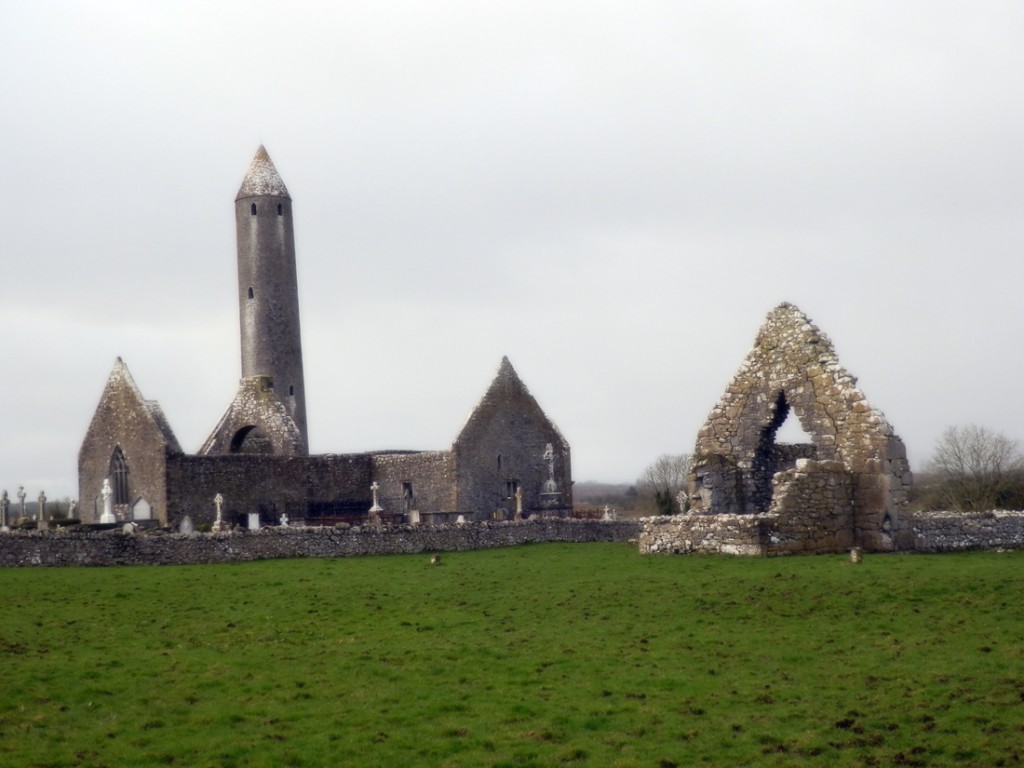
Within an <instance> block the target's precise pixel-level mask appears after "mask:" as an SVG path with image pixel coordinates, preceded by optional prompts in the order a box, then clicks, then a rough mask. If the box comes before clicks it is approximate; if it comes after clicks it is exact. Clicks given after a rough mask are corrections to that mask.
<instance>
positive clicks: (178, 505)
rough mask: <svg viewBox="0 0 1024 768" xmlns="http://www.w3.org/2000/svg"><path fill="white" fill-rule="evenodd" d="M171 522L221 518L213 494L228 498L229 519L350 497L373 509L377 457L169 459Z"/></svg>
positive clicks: (302, 513) (301, 513)
mask: <svg viewBox="0 0 1024 768" xmlns="http://www.w3.org/2000/svg"><path fill="white" fill-rule="evenodd" d="M167 471H168V506H169V508H170V510H171V515H170V517H171V520H170V524H171V525H172V526H175V525H177V524H178V522H180V521H181V519H182V518H183V517H184V516H185V515H189V516H190V517H191V518H192V521H193V523H194V524H196V525H202V524H211V523H213V521H214V519H215V509H214V504H213V498H214V496H216V495H217V494H218V493H219V494H221V495H222V496H223V497H224V504H223V508H222V513H223V515H224V518H225V519H226V520H228V521H229V522H240V521H241V519H244V516H246V515H249V514H252V513H259V514H260V517H261V520H262V521H263V522H264V523H267V522H271V521H273V522H276V521H278V520H279V519H280V516H281V514H282V513H285V514H287V515H288V516H289V518H290V519H292V520H300V519H303V518H305V517H306V515H307V513H308V512H309V507H310V504H331V503H338V502H344V503H345V504H348V505H351V506H353V507H354V508H358V509H359V510H362V511H365V510H369V508H370V506H371V504H372V503H373V502H372V498H371V491H370V484H371V483H372V482H373V474H372V473H373V461H372V456H371V455H370V454H351V455H331V454H327V455H322V456H243V455H233V456H184V455H182V456H176V457H174V458H173V459H172V460H171V461H169V462H168V470H167Z"/></svg>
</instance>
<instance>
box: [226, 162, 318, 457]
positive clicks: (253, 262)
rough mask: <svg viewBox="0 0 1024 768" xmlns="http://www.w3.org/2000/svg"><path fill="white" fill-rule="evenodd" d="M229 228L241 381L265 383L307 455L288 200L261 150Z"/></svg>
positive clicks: (293, 237) (304, 401)
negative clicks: (234, 247)
mask: <svg viewBox="0 0 1024 768" xmlns="http://www.w3.org/2000/svg"><path fill="white" fill-rule="evenodd" d="M235 227H236V231H237V239H238V309H239V321H240V326H241V336H242V379H243V380H245V379H249V378H252V377H267V378H269V379H270V384H271V386H272V387H273V390H274V394H276V395H277V396H278V398H279V399H280V400H281V402H282V403H283V404H284V405H285V407H286V408H287V410H288V413H289V414H290V415H291V417H292V420H293V421H294V422H295V426H296V427H298V429H299V432H301V434H302V443H303V448H304V451H303V452H304V453H308V449H309V437H308V433H307V431H306V392H305V386H304V384H303V376H302V339H301V335H300V333H299V289H298V282H297V278H296V272H295V233H294V229H293V227H292V199H291V196H289V194H288V188H287V187H285V185H284V181H283V180H282V179H281V176H280V174H279V173H278V172H277V169H276V168H275V167H274V163H273V162H271V160H270V156H269V155H268V154H267V150H265V149H264V148H263V146H262V145H261V146H260V148H259V150H257V152H256V156H255V157H254V158H253V160H252V165H250V166H249V172H248V173H247V174H246V176H245V180H244V181H243V182H242V186H241V188H240V189H239V190H238V196H237V197H236V198H235Z"/></svg>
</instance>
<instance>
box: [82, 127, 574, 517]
mask: <svg viewBox="0 0 1024 768" xmlns="http://www.w3.org/2000/svg"><path fill="white" fill-rule="evenodd" d="M235 228H236V235H237V246H238V248H237V250H238V253H237V259H238V303H239V320H240V333H241V361H242V366H241V368H242V377H241V381H240V382H239V386H238V391H237V394H236V395H235V397H234V399H233V400H232V402H231V403H230V404H229V405H228V407H227V410H226V411H225V412H224V415H223V416H222V417H221V419H220V421H219V422H218V423H217V425H216V426H215V427H214V429H213V430H212V432H211V433H210V436H209V437H208V438H207V439H206V441H205V442H204V443H203V445H202V447H201V448H200V450H199V452H198V453H197V454H187V453H185V452H184V451H183V450H182V448H181V445H180V444H179V442H178V440H177V438H176V437H175V435H174V432H173V430H172V429H171V426H170V423H169V422H168V420H167V419H166V417H165V416H164V414H163V412H162V410H161V409H160V406H159V405H158V404H157V403H156V402H154V401H152V400H146V399H145V398H144V397H143V396H142V393H141V392H140V391H139V389H138V387H137V386H136V384H135V382H134V380H133V379H132V376H131V374H130V373H129V371H128V367H127V366H126V365H125V363H124V362H123V361H122V360H121V359H120V358H118V359H117V361H116V363H115V364H114V368H113V370H112V371H111V373H110V376H109V378H108V380H107V383H106V387H105V388H104V390H103V394H102V396H101V398H100V402H99V405H98V406H97V408H96V411H95V413H94V415H93V418H92V422H91V423H90V425H89V428H88V430H87V432H86V435H85V438H84V440H83V442H82V446H81V449H80V450H79V455H78V478H79V498H80V499H81V502H80V505H81V506H80V514H81V517H82V520H83V522H87V523H97V522H100V521H101V519H102V518H107V519H106V520H103V521H104V522H113V521H116V522H117V523H125V522H132V521H136V522H140V523H146V524H149V525H160V526H170V527H175V528H177V527H179V526H184V525H185V524H186V519H187V520H188V522H189V523H194V524H196V525H213V524H214V522H215V515H216V516H217V517H216V520H219V519H220V517H219V516H220V514H221V513H223V522H224V524H226V525H228V526H231V525H241V526H247V527H256V526H259V525H261V524H271V523H272V524H280V523H282V522H286V521H287V520H291V521H293V522H299V521H305V522H307V523H309V524H331V523H336V522H351V523H361V522H367V521H368V520H370V518H371V508H372V513H373V514H372V518H373V519H372V520H371V522H374V523H376V522H404V523H416V522H423V523H433V522H456V521H458V520H460V519H462V520H465V521H471V520H504V519H509V520H511V519H525V518H531V517H533V518H536V517H551V518H556V517H568V516H569V515H570V513H571V510H572V473H571V469H570V452H569V444H568V442H566V440H565V438H564V437H562V435H561V433H560V432H559V431H558V428H557V427H556V426H555V425H554V423H553V422H552V421H551V420H550V419H549V418H548V417H547V415H546V414H545V413H544V411H543V410H542V409H541V407H540V406H539V405H538V403H537V401H536V400H535V399H534V397H533V396H532V395H531V394H530V392H529V390H528V389H527V388H526V386H525V384H523V382H522V381H521V380H520V378H519V376H518V375H517V374H516V372H515V370H514V369H513V367H512V364H511V363H510V362H509V361H508V359H507V358H504V359H503V360H502V361H501V365H500V367H499V369H498V372H497V375H496V376H495V378H494V380H493V382H492V384H491V386H490V388H489V389H488V390H487V392H486V393H485V394H484V396H483V399H482V400H481V401H480V403H479V404H478V405H477V406H476V408H475V410H474V411H473V413H472V415H471V416H470V418H469V420H468V421H467V422H466V424H465V426H464V427H463V429H462V430H461V431H460V432H459V434H458V436H457V437H456V439H455V441H454V442H453V444H452V446H451V448H450V449H449V450H441V451H402V450H398V451H381V452H375V453H359V454H325V455H318V456H310V455H309V442H308V436H307V429H306V398H305V382H304V378H303V364H302V346H301V336H300V330H299V300H298V288H297V280H296V259H295V239H294V229H293V223H292V199H291V196H290V194H289V193H288V189H287V187H286V186H285V184H284V181H283V180H282V178H281V176H280V174H279V173H278V172H277V169H276V168H275V167H274V164H273V162H272V161H271V160H270V157H269V155H268V154H267V152H266V150H265V149H264V148H263V147H262V146H261V147H260V148H259V150H258V151H257V153H256V156H255V157H254V159H253V161H252V164H251V166H250V168H249V171H248V173H247V174H246V176H245V179H244V180H243V182H242V186H241V188H240V189H239V191H238V195H237V196H236V199H235ZM101 489H102V490H101ZM215 497H216V498H218V499H219V500H220V501H218V503H217V506H216V512H215V507H214V499H215ZM108 508H109V509H108Z"/></svg>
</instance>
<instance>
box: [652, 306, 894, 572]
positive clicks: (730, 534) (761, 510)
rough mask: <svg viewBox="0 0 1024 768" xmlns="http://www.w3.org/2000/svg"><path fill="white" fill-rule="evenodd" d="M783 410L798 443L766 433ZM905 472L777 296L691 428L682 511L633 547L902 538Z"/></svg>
mask: <svg viewBox="0 0 1024 768" xmlns="http://www.w3.org/2000/svg"><path fill="white" fill-rule="evenodd" d="M787 418H795V419H797V420H798V421H799V423H800V426H801V427H802V428H803V431H804V432H805V433H806V434H807V435H808V436H809V438H810V442H808V443H803V444H786V443H780V442H777V441H776V434H777V433H778V431H779V429H780V427H781V426H782V425H783V423H784V422H785V421H786V419H787ZM911 482H912V477H911V473H910V467H909V464H908V463H907V458H906V450H905V448H904V446H903V442H902V441H901V440H900V438H899V437H897V436H896V434H895V432H894V431H893V428H892V427H891V426H890V425H889V423H888V422H887V421H886V419H885V416H884V415H883V414H882V413H881V412H880V411H878V410H876V409H875V408H873V407H872V406H871V405H870V404H869V403H868V401H867V399H866V398H865V397H864V394H863V392H861V390H860V389H858V387H857V380H856V379H855V378H854V377H853V376H852V375H850V373H849V372H847V371H846V369H844V368H843V367H842V366H841V365H840V364H839V359H838V357H837V355H836V352H835V348H834V347H833V346H832V342H831V341H830V340H829V338H828V336H826V335H825V334H824V333H822V332H821V331H820V330H819V329H818V328H817V327H816V326H815V325H814V324H813V323H811V322H810V320H808V319H807V317H806V316H805V315H804V314H803V313H802V312H801V311H800V310H799V309H797V307H795V306H793V305H792V304H780V305H779V306H778V307H776V308H775V309H774V310H772V311H771V312H770V313H769V314H768V317H767V319H766V320H765V322H764V324H763V325H762V326H761V329H760V331H759V332H758V335H757V339H756V341H755V342H754V347H753V349H751V351H750V352H749V354H748V355H747V357H746V359H745V360H744V361H743V364H742V365H741V366H740V368H739V371H738V372H737V373H736V375H735V376H734V377H733V379H732V381H731V382H729V385H728V387H726V390H725V393H724V394H723V395H722V397H721V399H720V400H719V401H718V404H717V405H715V407H714V408H713V409H712V411H711V414H710V415H709V416H708V419H707V421H706V422H705V423H704V426H702V427H701V428H700V431H699V432H698V435H697V443H696V447H695V448H694V457H693V465H692V469H691V472H690V475H689V477H688V480H687V495H688V498H689V501H690V513H691V514H690V515H684V516H682V518H683V519H681V520H677V521H675V522H674V523H670V524H666V525H667V526H668V528H671V529H672V530H673V531H675V532H674V533H672V532H671V531H669V530H668V528H663V529H660V530H655V529H657V528H658V527H657V526H654V527H653V528H650V529H649V530H648V532H647V533H646V534H644V535H643V536H641V549H642V550H646V551H660V550H664V549H665V548H666V547H667V548H669V549H672V550H674V551H692V550H697V549H701V548H702V547H703V542H706V541H711V540H716V541H718V542H719V543H718V544H715V546H716V547H718V549H717V550H716V551H726V552H734V553H737V554H781V553H786V552H839V551H843V550H846V549H849V548H851V547H860V548H863V549H865V550H868V551H889V550H896V549H906V548H910V547H911V546H912V545H913V540H912V538H913V537H912V534H911V529H910V525H909V521H908V518H907V515H906V512H905V508H906V502H907V498H908V494H909V491H910V486H911ZM709 518H710V519H709ZM673 537H676V540H674V541H673ZM723 537H724V538H725V539H728V541H727V542H726V543H725V544H721V539H722V538H723Z"/></svg>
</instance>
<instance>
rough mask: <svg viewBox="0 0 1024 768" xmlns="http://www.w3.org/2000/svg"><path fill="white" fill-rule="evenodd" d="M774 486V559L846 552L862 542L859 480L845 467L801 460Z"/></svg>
mask: <svg viewBox="0 0 1024 768" xmlns="http://www.w3.org/2000/svg"><path fill="white" fill-rule="evenodd" d="M772 483H773V485H774V487H775V493H774V495H773V501H772V507H771V510H769V514H770V515H771V516H772V517H773V518H774V519H773V521H772V524H771V531H770V533H769V537H768V545H767V550H768V554H794V553H811V552H813V553H826V552H843V551H845V550H848V549H850V547H852V546H853V545H854V543H855V541H857V540H859V539H858V538H857V536H856V531H855V522H854V515H853V505H854V478H853V476H852V475H851V474H850V473H849V472H847V471H846V470H845V469H844V467H843V465H842V464H841V463H840V462H838V461H829V462H821V461H800V462H798V463H797V465H796V466H795V467H793V468H792V469H788V470H786V471H784V472H779V473H778V474H776V475H775V477H774V478H773V480H772Z"/></svg>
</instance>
